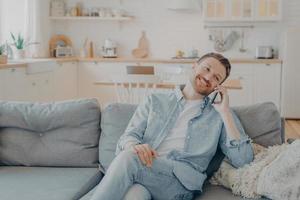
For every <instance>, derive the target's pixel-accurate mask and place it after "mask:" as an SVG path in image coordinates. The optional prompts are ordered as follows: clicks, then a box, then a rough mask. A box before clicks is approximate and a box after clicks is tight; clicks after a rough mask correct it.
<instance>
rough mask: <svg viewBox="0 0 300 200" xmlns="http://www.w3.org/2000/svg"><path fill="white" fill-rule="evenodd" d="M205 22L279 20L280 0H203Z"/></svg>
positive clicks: (280, 13) (280, 14) (280, 15)
mask: <svg viewBox="0 0 300 200" xmlns="http://www.w3.org/2000/svg"><path fill="white" fill-rule="evenodd" d="M203 5H204V6H203V14H204V20H205V21H206V22H234V21H279V20H280V19H281V17H282V2H281V0H204V1H203Z"/></svg>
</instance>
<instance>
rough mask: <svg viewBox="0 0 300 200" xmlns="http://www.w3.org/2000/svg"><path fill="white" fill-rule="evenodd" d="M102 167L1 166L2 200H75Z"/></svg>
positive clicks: (0, 187) (0, 189)
mask: <svg viewBox="0 0 300 200" xmlns="http://www.w3.org/2000/svg"><path fill="white" fill-rule="evenodd" d="M97 172H98V168H54V167H19V166H18V167H7V166H2V167H0V177H1V178H0V199H3V200H5V199H7V200H8V199H9V200H19V199H22V200H53V199H57V200H72V199H74V200H75V199H76V200H77V199H78V198H77V196H78V194H77V193H78V191H80V190H81V188H83V187H84V186H85V185H86V184H87V183H88V181H89V180H90V179H91V178H92V177H93V176H95V174H97Z"/></svg>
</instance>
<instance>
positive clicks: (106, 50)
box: [102, 39, 118, 58]
mask: <svg viewBox="0 0 300 200" xmlns="http://www.w3.org/2000/svg"><path fill="white" fill-rule="evenodd" d="M102 56H103V57H104V58H116V57H118V55H117V44H116V42H114V41H112V40H111V39H106V40H105V41H104V46H103V47H102Z"/></svg>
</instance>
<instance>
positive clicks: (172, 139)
mask: <svg viewBox="0 0 300 200" xmlns="http://www.w3.org/2000/svg"><path fill="white" fill-rule="evenodd" d="M201 102H202V100H186V104H185V105H184V108H183V110H182V111H181V113H180V114H179V116H178V118H177V120H176V123H175V124H174V127H173V128H172V129H171V130H170V133H169V134H168V135H167V136H166V138H165V139H164V140H163V141H162V143H161V144H160V145H159V146H158V148H157V150H156V151H157V153H158V155H159V156H166V155H167V154H168V153H169V152H170V151H171V150H174V149H176V150H179V151H182V150H183V148H184V141H185V137H186V134H187V128H188V122H189V120H190V119H192V118H193V117H195V115H196V114H197V112H198V111H199V106H200V104H201Z"/></svg>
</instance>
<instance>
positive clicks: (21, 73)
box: [1, 67, 29, 101]
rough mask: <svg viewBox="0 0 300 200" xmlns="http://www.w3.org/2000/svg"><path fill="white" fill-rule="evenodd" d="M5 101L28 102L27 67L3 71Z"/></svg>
mask: <svg viewBox="0 0 300 200" xmlns="http://www.w3.org/2000/svg"><path fill="white" fill-rule="evenodd" d="M1 71H2V72H1V73H2V76H3V82H4V85H3V88H2V89H3V93H2V94H3V99H4V100H12V101H27V100H28V99H29V95H28V87H27V81H26V69H25V67H16V68H8V69H2V70H1Z"/></svg>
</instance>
